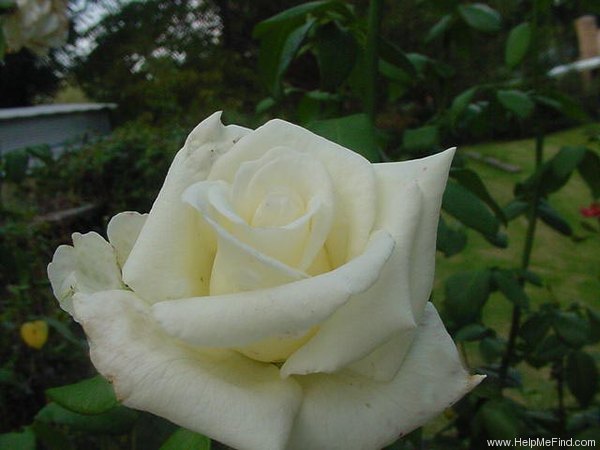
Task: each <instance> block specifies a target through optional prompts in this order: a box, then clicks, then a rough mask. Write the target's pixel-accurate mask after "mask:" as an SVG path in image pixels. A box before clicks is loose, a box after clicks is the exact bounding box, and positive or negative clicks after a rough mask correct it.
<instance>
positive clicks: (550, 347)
mask: <svg viewBox="0 0 600 450" xmlns="http://www.w3.org/2000/svg"><path fill="white" fill-rule="evenodd" d="M568 352H569V348H568V347H567V346H566V345H565V344H563V342H562V341H561V340H560V339H559V338H558V336H556V335H555V334H549V335H547V336H546V337H545V338H544V339H542V341H541V342H540V343H539V345H537V346H536V347H535V348H534V349H533V352H531V354H530V355H529V358H528V359H527V360H528V362H529V363H530V364H531V365H533V366H534V367H541V366H543V365H544V364H546V363H549V362H553V361H557V360H559V359H561V358H564V357H565V356H566V355H567V353H568Z"/></svg>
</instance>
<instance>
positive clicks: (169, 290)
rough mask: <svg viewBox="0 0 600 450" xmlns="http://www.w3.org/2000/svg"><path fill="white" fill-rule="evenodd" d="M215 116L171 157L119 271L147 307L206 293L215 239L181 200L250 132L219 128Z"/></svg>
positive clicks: (240, 128) (200, 126)
mask: <svg viewBox="0 0 600 450" xmlns="http://www.w3.org/2000/svg"><path fill="white" fill-rule="evenodd" d="M220 116H221V113H220V112H219V113H215V114H213V115H212V116H210V117H209V118H208V119H206V120H204V121H203V122H202V123H200V125H198V126H197V127H196V128H195V129H194V131H192V132H191V134H190V135H189V136H188V138H187V140H186V142H185V145H184V146H183V148H182V149H181V150H180V151H179V153H177V155H176V156H175V159H174V161H173V163H172V164H171V167H170V169H169V173H168V174H167V178H166V179H165V183H164V184H163V187H162V189H161V191H160V193H159V194H158V198H157V199H156V201H155V202H154V205H153V206H152V210H151V211H150V214H149V216H148V219H147V220H146V224H145V225H144V227H143V228H142V231H141V233H140V235H139V237H138V240H137V242H136V243H135V246H134V247H133V249H132V251H131V254H130V255H129V259H128V260H127V263H126V264H125V267H123V281H125V283H126V284H127V285H128V286H129V287H131V288H132V289H133V290H134V291H135V292H136V293H137V294H138V295H140V296H141V297H142V298H143V299H144V300H146V301H148V302H151V303H155V302H158V301H161V300H167V299H175V298H185V297H192V296H195V295H206V294H207V293H208V283H209V281H210V270H211V266H212V259H213V257H214V249H213V248H212V247H214V236H213V233H212V231H211V230H210V229H209V227H208V226H207V225H206V224H203V223H202V222H201V218H200V217H199V215H198V214H197V213H196V211H194V209H193V208H191V207H190V206H189V205H187V204H186V203H184V202H183V201H182V200H181V195H182V194H183V191H184V190H185V189H186V188H187V187H188V186H191V185H192V184H194V183H196V182H198V181H201V180H204V179H205V178H206V176H207V175H208V172H209V171H210V169H211V167H212V165H213V164H214V162H215V161H216V160H217V159H218V158H220V157H222V156H221V155H222V154H223V153H225V152H227V151H228V150H229V149H230V148H231V147H232V146H233V145H234V143H235V142H237V141H238V140H239V139H240V138H241V137H242V136H244V135H245V134H247V133H248V132H249V131H250V130H248V129H246V128H242V127H238V126H236V125H228V126H223V125H222V124H221V121H220Z"/></svg>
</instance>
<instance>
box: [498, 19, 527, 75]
mask: <svg viewBox="0 0 600 450" xmlns="http://www.w3.org/2000/svg"><path fill="white" fill-rule="evenodd" d="M530 43H531V25H529V23H527V22H523V23H521V24H519V25H517V26H516V27H514V28H513V29H512V30H510V33H509V34H508V39H507V40H506V49H505V52H504V61H505V62H506V65H507V66H508V67H509V68H511V69H512V68H514V67H516V66H517V65H518V64H519V63H520V62H521V61H523V58H524V57H525V55H526V54H527V50H528V49H529V44H530Z"/></svg>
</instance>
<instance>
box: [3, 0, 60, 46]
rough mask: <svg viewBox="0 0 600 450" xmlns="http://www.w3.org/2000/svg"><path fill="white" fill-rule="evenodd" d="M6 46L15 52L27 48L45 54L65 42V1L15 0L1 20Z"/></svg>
mask: <svg viewBox="0 0 600 450" xmlns="http://www.w3.org/2000/svg"><path fill="white" fill-rule="evenodd" d="M3 28H4V36H5V38H6V45H7V47H8V48H9V49H10V50H11V51H13V52H17V51H19V50H21V49H22V48H23V47H27V48H28V49H30V50H31V51H32V52H33V53H36V54H38V55H45V54H46V53H48V50H49V49H50V48H52V47H60V46H61V45H63V44H64V43H65V42H66V40H67V35H68V33H69V19H68V17H67V2H66V1H65V0H16V9H15V11H14V12H12V13H11V14H8V15H7V16H6V17H4V20H3Z"/></svg>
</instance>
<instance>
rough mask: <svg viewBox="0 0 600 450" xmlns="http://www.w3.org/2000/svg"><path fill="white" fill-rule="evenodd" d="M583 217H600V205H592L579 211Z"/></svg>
mask: <svg viewBox="0 0 600 450" xmlns="http://www.w3.org/2000/svg"><path fill="white" fill-rule="evenodd" d="M579 211H580V212H581V215H582V216H583V217H600V203H596V202H594V203H592V204H591V205H590V206H588V207H587V208H586V207H583V208H581V209H580V210H579Z"/></svg>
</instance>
